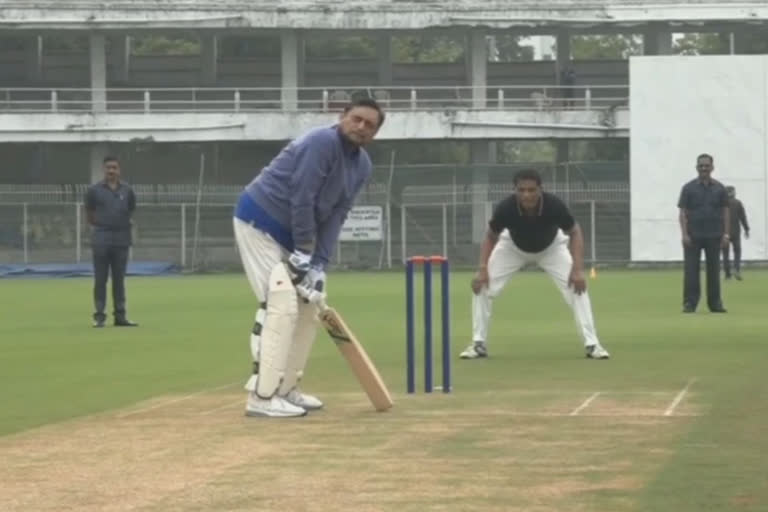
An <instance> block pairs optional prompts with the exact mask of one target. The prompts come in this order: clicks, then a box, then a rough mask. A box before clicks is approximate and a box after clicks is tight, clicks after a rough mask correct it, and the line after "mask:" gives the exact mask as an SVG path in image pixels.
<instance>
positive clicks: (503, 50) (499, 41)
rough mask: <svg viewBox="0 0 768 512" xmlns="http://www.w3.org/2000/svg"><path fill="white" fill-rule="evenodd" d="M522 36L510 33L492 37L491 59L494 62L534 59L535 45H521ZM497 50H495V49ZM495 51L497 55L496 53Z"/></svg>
mask: <svg viewBox="0 0 768 512" xmlns="http://www.w3.org/2000/svg"><path fill="white" fill-rule="evenodd" d="M521 39H522V37H520V36H513V35H509V34H502V35H498V36H494V37H493V38H492V39H491V42H492V44H491V45H490V46H491V50H492V51H490V52H489V53H490V60H492V61H494V62H521V61H531V60H533V47H532V46H528V45H526V46H521V45H520V40H521ZM493 50H495V51H493ZM494 53H495V55H494Z"/></svg>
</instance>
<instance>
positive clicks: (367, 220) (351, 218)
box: [339, 206, 384, 242]
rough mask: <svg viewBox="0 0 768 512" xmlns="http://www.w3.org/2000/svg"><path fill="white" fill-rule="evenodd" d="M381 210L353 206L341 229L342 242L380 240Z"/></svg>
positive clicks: (380, 208)
mask: <svg viewBox="0 0 768 512" xmlns="http://www.w3.org/2000/svg"><path fill="white" fill-rule="evenodd" d="M383 215H384V214H383V209H382V207H381V206H355V207H353V208H352V209H351V210H350V211H349V215H347V220H346V222H344V226H343V227H342V228H341V235H340V236H339V239H340V240H341V241H342V242H360V241H366V240H382V239H383V235H382V225H383Z"/></svg>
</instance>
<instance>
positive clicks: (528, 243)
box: [460, 170, 609, 359]
mask: <svg viewBox="0 0 768 512" xmlns="http://www.w3.org/2000/svg"><path fill="white" fill-rule="evenodd" d="M514 181H515V193H514V194H512V195H511V196H509V197H508V198H506V199H504V200H503V201H502V202H501V203H499V205H498V206H497V207H496V209H495V210H494V212H493V217H492V218H491V221H490V222H489V226H488V227H489V229H488V232H487V234H486V237H485V240H484V241H483V244H482V248H481V251H480V269H479V270H478V271H477V274H476V275H475V277H474V279H473V280H472V291H473V292H474V295H473V297H472V344H471V345H470V346H469V347H468V348H467V349H466V350H464V352H462V353H461V356H460V357H461V358H462V359H476V358H478V357H487V356H488V349H487V345H486V342H487V338H488V325H489V323H490V320H491V303H492V300H493V298H494V297H496V296H497V295H498V294H499V293H501V290H502V289H503V288H504V286H505V285H506V284H507V281H509V279H510V277H512V275H513V274H515V273H516V272H517V271H519V270H520V269H521V268H522V267H523V266H524V265H526V264H528V263H535V264H536V265H538V266H539V267H540V268H541V269H542V270H544V271H545V272H546V273H547V274H549V276H550V277H551V278H552V280H553V281H554V282H555V284H556V285H557V287H558V288H559V289H560V293H561V294H562V295H563V298H564V299H565V302H566V303H567V304H568V305H569V306H570V307H571V309H572V310H573V315H574V317H575V319H576V325H577V327H578V330H579V333H580V334H581V337H582V339H583V341H584V347H585V349H586V356H587V357H588V358H591V359H608V358H609V355H608V352H607V351H606V350H605V349H604V348H603V347H602V346H601V345H600V341H599V340H598V339H597V332H596V331H595V322H594V320H593V318H592V306H591V304H590V302H589V294H587V283H586V280H585V278H584V265H583V264H584V239H583V237H582V234H581V229H580V228H579V225H578V224H577V223H576V221H575V219H574V218H573V216H572V215H571V212H570V211H568V207H567V206H566V205H565V203H563V202H562V201H561V200H560V199H559V198H558V197H557V196H555V195H553V194H550V193H547V192H542V190H541V176H540V175H539V173H538V172H537V171H535V170H523V171H520V172H518V173H517V174H516V175H515V179H514ZM566 235H567V236H566Z"/></svg>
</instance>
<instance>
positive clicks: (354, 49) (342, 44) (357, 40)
mask: <svg viewBox="0 0 768 512" xmlns="http://www.w3.org/2000/svg"><path fill="white" fill-rule="evenodd" d="M305 52H306V56H307V58H308V59H374V58H376V40H375V39H374V38H371V37H363V36H356V37H332V36H314V37H311V38H308V39H307V40H306V43H305Z"/></svg>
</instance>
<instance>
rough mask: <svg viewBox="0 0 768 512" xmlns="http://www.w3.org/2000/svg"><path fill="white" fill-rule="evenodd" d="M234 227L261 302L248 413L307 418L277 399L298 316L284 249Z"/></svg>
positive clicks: (242, 227)
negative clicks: (286, 267)
mask: <svg viewBox="0 0 768 512" xmlns="http://www.w3.org/2000/svg"><path fill="white" fill-rule="evenodd" d="M233 223H234V232H235V240H236V242H237V248H238V252H239V253H240V258H241V260H242V263H243V268H244V269H245V273H246V276H247V277H248V282H249V284H250V285H251V289H252V290H253V293H254V294H255V295H256V297H257V298H258V300H259V303H260V306H259V309H258V310H257V312H256V321H255V323H254V327H253V329H252V330H251V335H250V346H251V355H252V358H253V375H251V377H250V378H249V379H248V382H247V383H246V384H245V388H246V389H247V390H248V391H249V394H248V400H247V403H246V409H245V413H246V415H247V416H273V417H296V416H303V415H305V414H306V410H304V409H303V408H301V407H297V406H294V405H293V404H290V403H288V402H287V401H285V400H284V399H283V398H281V397H279V396H278V395H277V392H278V388H279V387H280V384H281V382H282V379H283V378H284V376H285V370H286V364H287V362H286V359H287V357H288V351H289V350H290V347H291V343H292V338H293V332H294V329H295V327H296V320H297V316H298V311H297V308H298V304H297V296H296V290H295V289H294V288H293V285H292V284H291V281H290V278H289V277H288V275H287V271H286V269H285V265H284V264H283V263H282V258H283V253H284V250H283V249H282V248H281V247H280V245H279V244H278V243H277V242H275V241H274V240H273V239H272V237H270V236H269V235H267V234H266V233H264V232H263V231H260V230H257V229H255V228H253V227H252V226H251V225H250V224H248V223H246V222H243V221H241V220H240V219H237V218H234V219H233Z"/></svg>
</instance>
